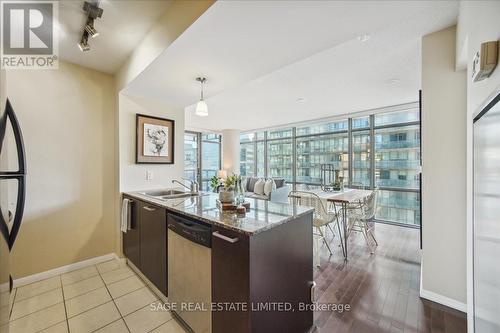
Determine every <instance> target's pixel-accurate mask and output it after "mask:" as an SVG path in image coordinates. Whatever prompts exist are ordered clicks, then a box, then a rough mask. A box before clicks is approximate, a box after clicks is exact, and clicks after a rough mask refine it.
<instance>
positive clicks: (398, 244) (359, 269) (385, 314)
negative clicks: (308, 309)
mask: <svg viewBox="0 0 500 333" xmlns="http://www.w3.org/2000/svg"><path fill="white" fill-rule="evenodd" d="M375 236H376V238H377V240H378V242H379V246H378V248H377V250H376V251H375V254H373V255H370V252H369V251H368V248H367V247H366V243H365V240H364V238H363V236H362V235H361V234H359V233H353V234H352V236H351V238H350V240H349V261H348V263H347V264H344V260H343V257H342V251H341V249H340V245H339V244H340V243H339V240H338V237H336V238H335V239H334V244H335V246H334V249H335V250H334V254H333V255H332V256H331V257H329V254H328V251H327V250H326V247H325V246H323V247H322V257H321V267H320V268H316V269H315V272H314V279H315V281H316V283H317V293H316V295H317V296H316V297H317V299H318V303H323V304H326V303H343V304H349V305H350V306H351V310H350V311H344V312H343V313H338V312H334V311H317V312H315V315H314V319H315V324H316V327H317V329H316V332H325V333H326V332H328V333H330V332H335V333H337V332H355V333H363V332H440V333H447V332H453V333H460V332H466V331H467V323H466V315H465V314H464V313H462V312H459V311H457V310H454V309H450V308H447V307H444V306H442V305H439V304H436V303H433V302H430V301H427V300H424V299H421V298H420V297H419V288H420V253H419V232H418V230H416V229H410V228H403V227H398V226H393V225H387V224H381V223H378V224H377V225H376V227H375Z"/></svg>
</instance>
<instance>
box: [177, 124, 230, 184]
mask: <svg viewBox="0 0 500 333" xmlns="http://www.w3.org/2000/svg"><path fill="white" fill-rule="evenodd" d="M220 168H221V136H220V135H219V134H213V133H198V132H187V131H186V132H185V133H184V177H185V178H186V179H190V180H195V181H197V182H198V183H200V187H201V189H202V190H203V191H209V190H210V186H209V183H210V178H212V177H213V176H215V175H216V174H217V171H218V170H220Z"/></svg>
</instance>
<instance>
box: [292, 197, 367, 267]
mask: <svg viewBox="0 0 500 333" xmlns="http://www.w3.org/2000/svg"><path fill="white" fill-rule="evenodd" d="M304 192H308V193H313V194H316V195H317V196H318V197H319V198H320V199H323V200H325V201H326V202H327V203H332V204H333V209H334V212H335V215H336V218H337V222H338V226H339V229H340V225H341V224H342V232H340V230H339V237H340V244H341V247H342V254H343V255H344V260H345V261H347V254H348V252H347V239H348V222H347V211H348V207H349V206H350V205H356V204H362V203H363V201H364V200H365V199H366V198H367V197H368V196H370V194H372V193H373V191H372V190H362V189H355V188H345V189H344V190H341V191H323V190H322V189H316V190H307V191H304ZM294 196H295V195H294ZM296 196H300V195H298V194H296ZM339 215H342V218H341V219H339Z"/></svg>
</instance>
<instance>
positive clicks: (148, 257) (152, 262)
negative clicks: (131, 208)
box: [140, 203, 167, 295]
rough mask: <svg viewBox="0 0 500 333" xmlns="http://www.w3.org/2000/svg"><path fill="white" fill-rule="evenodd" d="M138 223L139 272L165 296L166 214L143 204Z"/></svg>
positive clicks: (161, 210) (164, 211)
mask: <svg viewBox="0 0 500 333" xmlns="http://www.w3.org/2000/svg"><path fill="white" fill-rule="evenodd" d="M140 223H141V239H140V243H141V271H142V273H143V274H144V275H145V276H146V277H147V278H148V279H149V281H151V282H152V283H153V284H154V285H155V286H156V288H158V289H159V290H160V291H161V292H162V293H163V294H165V295H167V212H166V210H165V209H164V208H160V207H157V206H153V205H150V204H146V203H143V204H142V207H141V220H140Z"/></svg>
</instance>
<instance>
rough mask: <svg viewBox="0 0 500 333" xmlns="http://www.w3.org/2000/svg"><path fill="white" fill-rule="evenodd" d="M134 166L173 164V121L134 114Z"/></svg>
mask: <svg viewBox="0 0 500 333" xmlns="http://www.w3.org/2000/svg"><path fill="white" fill-rule="evenodd" d="M135 119H136V145H135V152H136V154H135V163H136V164H174V161H175V159H174V154H175V121H174V120H172V119H167V118H160V117H154V116H149V115H145V114H139V113H138V114H136V118H135Z"/></svg>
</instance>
